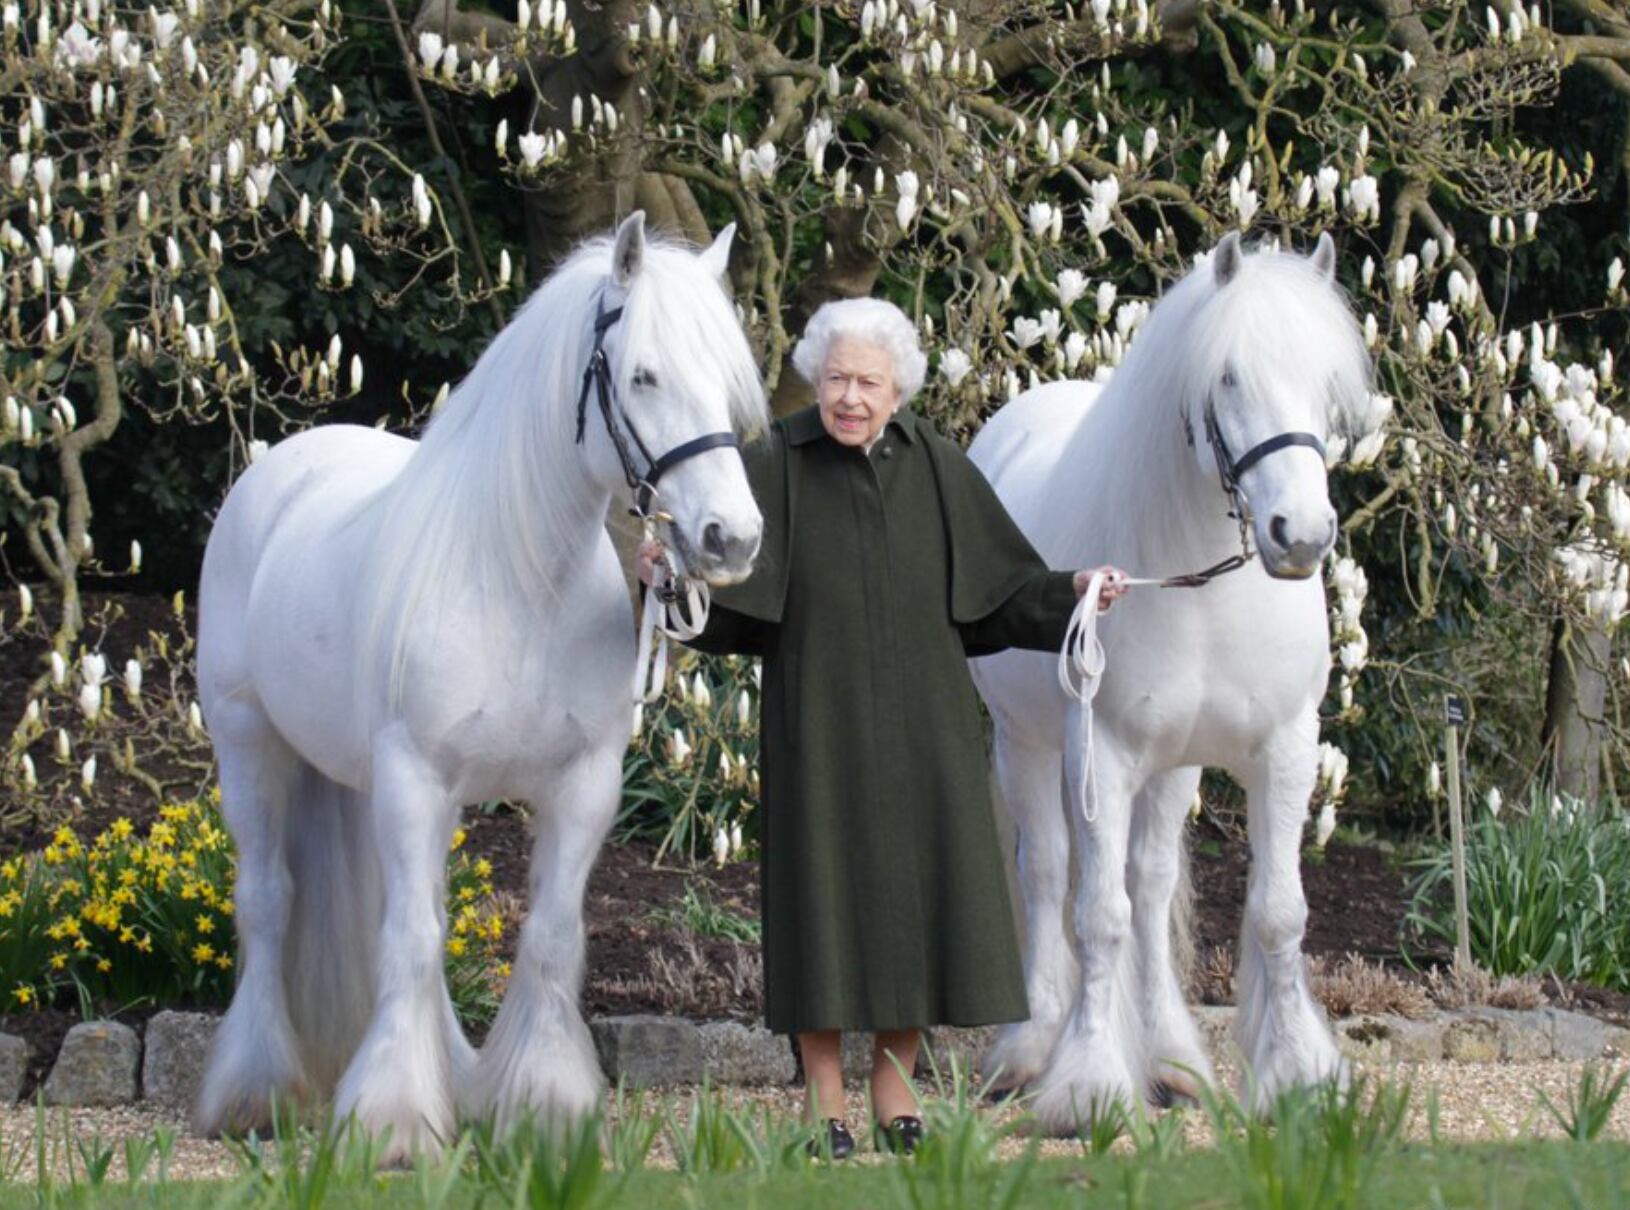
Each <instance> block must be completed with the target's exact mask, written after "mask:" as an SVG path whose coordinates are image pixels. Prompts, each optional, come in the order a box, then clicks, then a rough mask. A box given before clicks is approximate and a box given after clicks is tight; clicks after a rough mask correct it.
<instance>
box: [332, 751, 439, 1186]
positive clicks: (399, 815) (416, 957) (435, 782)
mask: <svg viewBox="0 0 1630 1210" xmlns="http://www.w3.org/2000/svg"><path fill="white" fill-rule="evenodd" d="M369 806H370V812H371V814H372V817H373V824H374V843H375V844H376V846H377V847H378V850H379V868H380V876H381V881H382V882H383V884H384V890H385V911H384V919H383V921H382V923H381V926H380V930H379V967H378V975H377V983H376V988H377V990H376V993H375V994H376V1000H375V1004H374V1013H373V1018H372V1020H371V1021H370V1022H369V1025H368V1032H367V1034H366V1035H364V1037H363V1039H362V1044H361V1045H360V1046H359V1047H358V1048H357V1053H356V1055H355V1056H354V1057H353V1058H352V1060H351V1064H350V1066H349V1067H347V1068H346V1071H345V1075H344V1076H343V1077H341V1079H340V1085H339V1089H338V1091H337V1092H336V1093H335V1098H334V1114H335V1117H336V1119H338V1120H340V1121H342V1122H343V1121H344V1120H345V1119H346V1118H348V1117H351V1116H353V1115H354V1117H355V1119H356V1122H357V1124H358V1125H359V1126H360V1127H361V1128H362V1129H363V1130H365V1131H366V1132H368V1133H369V1134H370V1135H373V1136H375V1137H376V1138H383V1136H384V1135H385V1134H386V1132H387V1131H388V1132H389V1139H388V1141H386V1142H385V1145H384V1148H383V1150H382V1152H381V1154H380V1162H381V1163H383V1164H395V1163H400V1162H402V1161H404V1160H406V1159H407V1158H408V1157H409V1156H410V1155H412V1154H413V1153H414V1152H415V1151H417V1150H426V1151H436V1150H439V1148H440V1147H441V1145H442V1144H443V1143H445V1142H446V1141H447V1140H448V1139H450V1138H451V1137H452V1134H453V1129H454V1124H455V1123H454V1114H453V1098H452V1091H451V1086H450V1080H451V1072H450V1071H449V1056H448V1052H447V1037H446V1034H445V1032H444V1027H445V1022H444V1019H443V1015H442V1014H443V1012H444V1008H443V1004H444V1001H445V999H446V991H445V984H444V982H443V979H444V976H443V966H442V941H443V937H444V934H445V931H446V912H447V909H446V895H445V889H446V888H445V883H446V868H447V865H446V863H447V846H448V842H449V839H450V837H451V833H452V829H453V826H454V824H455V822H456V820H457V812H456V811H455V810H454V809H453V806H452V804H451V803H450V801H449V798H448V794H447V791H446V789H445V787H444V786H443V785H442V784H441V780H440V779H439V778H438V777H437V775H436V773H435V771H434V770H433V769H431V768H430V766H429V764H428V762H426V761H425V759H424V758H423V757H422V756H421V755H420V753H419V752H418V751H417V749H416V748H415V747H414V746H413V744H412V742H411V741H410V740H408V739H407V738H406V736H405V734H404V733H403V730H402V728H400V727H393V728H391V729H389V730H386V731H384V732H382V733H381V735H380V736H379V738H378V739H377V740H376V742H375V745H374V758H373V785H372V790H371V793H370V800H369Z"/></svg>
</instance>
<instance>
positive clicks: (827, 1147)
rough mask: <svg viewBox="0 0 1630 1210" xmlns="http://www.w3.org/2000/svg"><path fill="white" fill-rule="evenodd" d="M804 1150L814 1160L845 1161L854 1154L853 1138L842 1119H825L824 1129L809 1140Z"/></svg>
mask: <svg viewBox="0 0 1630 1210" xmlns="http://www.w3.org/2000/svg"><path fill="white" fill-rule="evenodd" d="M805 1150H807V1151H808V1152H809V1154H810V1155H811V1156H813V1157H814V1158H815V1159H818V1160H819V1159H834V1160H846V1159H848V1158H849V1157H850V1156H851V1155H853V1154H854V1150H855V1136H854V1135H852V1134H850V1133H849V1127H847V1126H845V1125H844V1124H843V1119H842V1118H827V1119H826V1129H825V1131H824V1132H821V1133H818V1134H817V1135H816V1136H815V1137H814V1138H812V1139H810V1140H809V1142H808V1143H807V1144H806V1145H805Z"/></svg>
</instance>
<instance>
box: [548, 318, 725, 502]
mask: <svg viewBox="0 0 1630 1210" xmlns="http://www.w3.org/2000/svg"><path fill="white" fill-rule="evenodd" d="M622 317H623V309H622V308H621V307H614V308H612V309H611V310H610V311H607V310H606V309H605V305H604V299H603V298H602V300H601V301H600V302H597V303H596V304H595V307H594V351H593V352H592V353H590V354H589V364H588V365H587V366H585V367H584V369H583V390H582V391H581V392H580V393H579V394H578V397H577V439H576V440H577V444H578V445H582V444H583V428H584V425H585V423H586V422H587V420H588V406H589V390H590V388H593V390H594V393H595V396H596V398H597V399H598V400H599V404H600V415H601V416H602V417H604V418H605V422H606V432H607V434H609V435H610V437H611V444H612V445H613V446H614V447H615V448H616V450H617V460H618V461H619V462H621V463H622V467H623V478H624V479H625V480H627V482H628V490H629V491H630V492H631V493H632V494H633V497H634V506H633V507H632V508H631V509H629V511H630V512H631V513H633V514H634V516H636V517H639V518H640V519H641V520H650V519H652V518H654V517H655V516H656V515H657V510H656V501H657V480H659V479H661V478H662V476H663V475H664V474H666V473H667V472H668V471H670V470H672V469H673V468H674V467H676V466H678V465H679V464H680V463H681V462H684V461H685V460H686V459H687V458H694V457H696V455H698V454H705V453H706V452H707V451H708V450H715V449H719V448H721V447H726V446H728V447H730V448H733V449H740V448H741V438H739V437H737V436H736V434H734V433H728V432H725V433H704V434H703V435H702V436H700V437H693V438H691V440H689V441H686V442H684V443H683V444H680V445H676V446H675V447H674V448H673V449H671V450H669V451H668V452H667V453H666V454H663V455H662V457H660V458H654V457H652V456H651V450H650V448H649V447H648V446H647V445H646V444H645V442H644V441H643V440H641V439H640V435H639V430H637V429H636V428H635V427H634V423H633V421H631V420H630V419H629V418H628V413H627V412H626V411H624V410H623V409H622V408H619V407H618V406H617V401H616V395H615V392H614V391H613V390H612V384H611V360H610V359H609V358H608V357H607V356H606V350H605V339H606V333H607V332H608V331H610V330H611V328H612V326H613V325H614V324H615V323H616V322H617V321H618V320H619V319H621V318H622ZM631 440H632V442H633V444H634V447H635V448H636V449H638V450H639V452H640V456H641V457H642V458H644V459H645V470H644V471H643V472H641V471H640V469H639V467H638V466H637V465H636V464H635V462H634V455H633V452H632V451H631V450H630V449H629V442H630V441H631Z"/></svg>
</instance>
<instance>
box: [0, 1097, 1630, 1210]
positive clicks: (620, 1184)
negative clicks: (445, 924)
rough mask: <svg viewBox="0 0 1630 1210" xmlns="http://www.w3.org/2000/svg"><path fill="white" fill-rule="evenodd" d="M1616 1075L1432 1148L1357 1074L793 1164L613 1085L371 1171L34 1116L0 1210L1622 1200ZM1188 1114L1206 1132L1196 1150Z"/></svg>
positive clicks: (795, 1152) (761, 1120)
mask: <svg viewBox="0 0 1630 1210" xmlns="http://www.w3.org/2000/svg"><path fill="white" fill-rule="evenodd" d="M1627 1078H1630V1077H1627V1076H1626V1074H1625V1073H1624V1072H1623V1071H1613V1070H1609V1071H1603V1070H1602V1069H1599V1068H1596V1067H1587V1068H1585V1069H1584V1070H1583V1071H1582V1072H1581V1073H1580V1075H1579V1078H1578V1079H1577V1081H1576V1083H1575V1085H1574V1086H1573V1087H1572V1088H1571V1089H1570V1090H1568V1093H1567V1095H1566V1096H1563V1097H1559V1098H1555V1099H1553V1098H1549V1097H1545V1096H1543V1095H1541V1097H1540V1098H1539V1102H1538V1105H1537V1106H1536V1110H1537V1112H1542V1113H1544V1114H1546V1115H1548V1117H1549V1119H1550V1121H1551V1122H1552V1124H1554V1125H1555V1126H1556V1127H1558V1128H1560V1130H1561V1131H1562V1133H1563V1134H1564V1135H1565V1136H1566V1139H1565V1141H1542V1140H1538V1139H1519V1140H1513V1141H1509V1142H1504V1143H1490V1144H1452V1143H1448V1142H1446V1141H1445V1140H1444V1139H1443V1138H1442V1135H1441V1133H1440V1132H1439V1129H1438V1114H1437V1107H1436V1101H1435V1099H1434V1098H1433V1097H1431V1096H1429V1097H1428V1098H1427V1101H1426V1104H1425V1108H1424V1121H1425V1125H1426V1127H1427V1137H1428V1139H1429V1141H1426V1142H1419V1141H1416V1142H1411V1141H1409V1140H1410V1138H1411V1133H1410V1132H1411V1127H1412V1125H1413V1124H1415V1123H1416V1119H1417V1116H1418V1115H1417V1106H1416V1104H1415V1098H1414V1095H1413V1092H1412V1090H1411V1089H1410V1088H1409V1087H1407V1086H1403V1087H1399V1086H1392V1085H1386V1084H1374V1085H1370V1084H1366V1083H1365V1082H1363V1081H1357V1082H1355V1083H1354V1085H1353V1086H1351V1087H1350V1088H1346V1089H1337V1088H1332V1087H1325V1088H1320V1089H1311V1090H1308V1089H1304V1090H1300V1091H1298V1092H1296V1093H1293V1094H1289V1095H1287V1096H1285V1097H1283V1098H1281V1099H1280V1100H1279V1101H1278V1102H1277V1103H1276V1104H1275V1105H1274V1106H1273V1108H1272V1110H1271V1111H1270V1112H1269V1113H1268V1115H1267V1116H1266V1117H1257V1116H1255V1115H1253V1114H1249V1113H1247V1112H1245V1111H1244V1110H1243V1109H1242V1108H1241V1106H1240V1105H1239V1104H1238V1103H1237V1102H1236V1101H1234V1100H1232V1099H1230V1098H1228V1097H1226V1096H1223V1095H1220V1094H1219V1095H1211V1096H1208V1097H1207V1100H1206V1102H1205V1104H1204V1105H1203V1106H1202V1107H1201V1108H1200V1109H1198V1110H1191V1111H1188V1112H1187V1113H1184V1112H1181V1111H1174V1112H1169V1113H1165V1114H1161V1115H1159V1116H1155V1117H1150V1116H1146V1115H1143V1114H1141V1113H1140V1114H1138V1115H1136V1116H1133V1115H1130V1114H1128V1113H1126V1112H1123V1111H1121V1110H1119V1109H1114V1108H1112V1109H1111V1110H1110V1111H1108V1112H1101V1113H1098V1114H1097V1115H1095V1116H1094V1117H1093V1118H1092V1119H1091V1120H1089V1121H1086V1122H1083V1124H1082V1130H1081V1134H1080V1138H1079V1141H1078V1143H1077V1144H1073V1146H1076V1148H1077V1152H1076V1154H1075V1155H1074V1156H1071V1157H1068V1158H1060V1157H1058V1156H1056V1155H1049V1156H1048V1157H1047V1158H1045V1159H1043V1158H1041V1157H1040V1155H1039V1154H1038V1147H1039V1144H1038V1142H1037V1141H1036V1140H1034V1139H1028V1140H1027V1139H1024V1138H1021V1137H1019V1135H1018V1132H1019V1131H1020V1130H1022V1129H1023V1128H1024V1127H1025V1125H1026V1124H1027V1122H1028V1121H1029V1119H1028V1117H1027V1115H1025V1114H1024V1113H1022V1112H1021V1113H1017V1114H1010V1115H1008V1116H1006V1117H1005V1118H1003V1117H1000V1116H998V1115H996V1114H993V1113H992V1112H990V1111H989V1110H988V1109H987V1108H985V1107H983V1106H982V1104H981V1101H982V1095H981V1094H982V1091H983V1090H981V1089H978V1088H975V1087H973V1086H972V1085H971V1084H970V1083H969V1082H968V1081H967V1079H966V1078H965V1077H964V1076H963V1075H962V1073H961V1072H959V1071H956V1070H954V1069H953V1071H952V1073H951V1078H950V1080H949V1082H942V1084H941V1086H940V1087H939V1089H938V1095H937V1096H936V1098H935V1099H934V1100H932V1101H930V1102H929V1103H928V1104H927V1106H926V1108H925V1114H926V1116H927V1121H928V1128H929V1134H928V1138H927V1140H926V1141H925V1142H924V1144H923V1145H922V1147H921V1149H920V1150H919V1152H918V1154H917V1155H916V1156H915V1157H914V1158H912V1159H909V1160H906V1159H898V1158H895V1157H892V1156H880V1155H876V1154H864V1155H863V1157H858V1158H856V1159H855V1160H851V1161H849V1162H847V1163H843V1164H832V1163H818V1162H814V1161H811V1160H810V1159H809V1157H808V1156H807V1155H806V1154H805V1149H804V1142H805V1139H806V1137H807V1132H806V1128H805V1127H803V1126H801V1125H800V1124H799V1123H798V1122H797V1121H795V1120H791V1119H788V1118H785V1117H780V1116H776V1115H774V1114H771V1113H769V1112H768V1111H760V1112H758V1113H756V1114H755V1113H751V1112H745V1111H741V1110H738V1109H733V1108H731V1107H730V1105H729V1104H728V1103H727V1102H726V1100H725V1099H724V1098H721V1097H720V1096H719V1095H718V1094H717V1092H715V1091H711V1090H708V1089H705V1088H704V1089H703V1090H702V1092H701V1094H700V1095H698V1096H697V1097H696V1098H695V1099H694V1101H692V1102H691V1104H690V1105H689V1107H688V1109H687V1110H686V1111H685V1112H679V1111H678V1110H677V1108H676V1107H675V1106H674V1104H672V1103H671V1102H669V1101H666V1100H660V1101H648V1100H646V1099H644V1098H640V1097H634V1098H624V1097H623V1096H622V1095H621V1094H618V1095H617V1096H616V1097H615V1098H614V1103H613V1107H612V1108H613V1110H614V1113H613V1115H612V1118H611V1121H610V1124H607V1122H605V1121H603V1120H600V1119H591V1120H588V1121H586V1122H582V1123H580V1124H578V1125H577V1126H575V1127H572V1128H568V1129H563V1130H556V1131H550V1130H547V1129H538V1128H531V1127H527V1128H523V1129H520V1130H516V1131H513V1132H511V1133H509V1134H508V1135H505V1136H502V1137H497V1136H494V1135H493V1134H492V1133H491V1132H490V1131H484V1130H480V1129H477V1130H474V1131H470V1132H467V1133H465V1134H463V1135H461V1136H460V1137H459V1138H458V1140H457V1141H456V1143H454V1144H453V1145H452V1146H451V1147H450V1148H449V1149H448V1151H447V1153H446V1154H444V1155H442V1156H440V1157H437V1158H435V1159H431V1158H427V1157H422V1158H420V1159H419V1161H418V1162H417V1164H416V1166H415V1167H414V1168H413V1169H412V1170H411V1171H409V1172H397V1173H381V1172H379V1171H378V1170H377V1163H376V1160H377V1157H378V1155H379V1145H378V1142H377V1141H371V1140H369V1139H367V1138H366V1137H363V1136H360V1135H358V1134H356V1133H354V1132H344V1133H341V1134H338V1135H336V1134H334V1133H322V1132H313V1131H311V1130H309V1129H306V1128H304V1127H302V1126H300V1125H298V1124H297V1123H296V1122H294V1121H293V1120H289V1121H287V1122H285V1123H284V1124H283V1125H282V1126H281V1127H280V1129H279V1130H278V1131H277V1132H276V1137H274V1138H273V1139H271V1140H267V1141H264V1142H260V1141H255V1140H251V1141H248V1142H245V1143H242V1144H239V1145H238V1147H237V1149H236V1153H235V1154H236V1159H237V1164H238V1173H237V1175H236V1176H234V1177H232V1178H229V1179H225V1180H216V1181H199V1182H179V1181H173V1180H170V1179H169V1177H168V1172H167V1166H168V1157H169V1154H170V1152H169V1147H170V1145H171V1144H172V1143H173V1135H168V1136H166V1135H163V1134H159V1135H157V1136H155V1137H152V1138H143V1137H140V1136H132V1137H128V1138H125V1139H124V1140H122V1142H121V1144H120V1146H119V1147H117V1148H115V1147H114V1146H112V1145H104V1144H103V1143H101V1142H100V1141H99V1140H98V1139H97V1138H95V1137H94V1136H93V1137H92V1138H89V1139H86V1138H83V1137H80V1136H77V1135H74V1134H73V1133H72V1132H71V1131H62V1132H58V1131H55V1130H54V1129H53V1127H52V1122H51V1119H50V1118H49V1117H48V1115H47V1114H46V1111H45V1110H44V1109H43V1108H42V1109H40V1110H38V1112H37V1118H36V1129H35V1131H34V1132H33V1137H32V1138H31V1139H29V1140H26V1145H23V1143H24V1142H25V1141H24V1140H19V1144H18V1145H17V1146H14V1147H13V1148H12V1149H11V1150H10V1152H9V1153H8V1154H6V1155H5V1156H3V1157H0V1210H5V1207H8V1206H12V1205H16V1206H24V1205H28V1206H47V1207H55V1206H64V1207H66V1206H88V1207H116V1206H141V1207H163V1208H166V1210H167V1208H169V1207H180V1208H182V1210H185V1208H188V1207H198V1208H199V1210H228V1208H230V1207H239V1206H243V1207H262V1206H267V1207H269V1206H296V1207H308V1208H315V1207H319V1206H327V1207H353V1206H356V1207H362V1206H369V1207H371V1206H384V1207H397V1206H423V1207H431V1208H435V1210H440V1208H443V1207H466V1206H468V1207H484V1206H498V1207H529V1208H537V1210H606V1208H610V1210H616V1208H619V1207H627V1208H630V1210H668V1208H673V1210H698V1208H703V1207H705V1208H707V1210H714V1208H716V1207H717V1208H724V1207H746V1208H751V1210H759V1208H761V1207H762V1208H765V1210H800V1208H805V1207H808V1208H811V1210H815V1208H820V1210H827V1208H832V1207H865V1208H866V1210H1015V1208H1018V1207H1039V1208H1046V1207H1072V1208H1075V1207H1080V1208H1090V1207H1115V1208H1123V1207H1124V1208H1125V1210H1144V1208H1153V1207H1168V1206H1185V1207H1187V1206H1197V1207H1205V1208H1207V1210H1232V1208H1234V1207H1239V1208H1241V1210H1364V1208H1367V1207H1375V1208H1376V1210H1383V1208H1384V1210H1392V1208H1394V1207H1416V1206H1419V1207H1457V1206H1465V1207H1490V1208H1496V1210H1498V1208H1505V1207H1528V1206H1533V1207H1547V1208H1548V1207H1553V1206H1557V1207H1591V1208H1592V1210H1595V1208H1598V1207H1600V1208H1604V1210H1617V1208H1623V1210H1630V1144H1626V1143H1624V1142H1617V1141H1615V1142H1608V1141H1604V1140H1605V1134H1604V1132H1605V1131H1606V1129H1607V1126H1608V1124H1609V1121H1610V1119H1611V1118H1612V1115H1613V1112H1614V1107H1615V1105H1616V1104H1617V1103H1618V1102H1619V1100H1620V1098H1621V1097H1622V1095H1623V1094H1624V1091H1625V1088H1626V1082H1627ZM1021 1108H1022V1107H1021ZM1189 1125H1198V1126H1200V1127H1202V1128H1203V1129H1202V1130H1201V1131H1200V1134H1201V1135H1202V1136H1203V1141H1202V1142H1201V1143H1199V1144H1197V1143H1196V1142H1195V1140H1194V1137H1193V1132H1191V1131H1189V1130H1188V1129H1187V1126H1189ZM1417 1137H1418V1136H1417ZM127 1173H128V1174H133V1176H132V1177H127V1176H126V1174H127Z"/></svg>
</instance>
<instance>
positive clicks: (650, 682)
mask: <svg viewBox="0 0 1630 1210" xmlns="http://www.w3.org/2000/svg"><path fill="white" fill-rule="evenodd" d="M652 570H653V574H652V576H651V583H650V584H649V585H648V586H647V587H646V589H645V608H644V609H643V610H642V611H641V613H640V629H639V646H638V647H637V648H636V649H635V654H634V730H635V731H638V730H639V729H640V726H641V724H642V723H643V722H644V721H645V707H646V705H647V704H648V703H650V702H654V701H656V700H657V699H658V698H659V697H661V696H662V690H663V687H664V686H665V685H666V684H667V682H668V640H669V639H675V640H677V641H678V642H681V643H687V642H689V641H690V640H691V639H694V638H695V637H696V636H697V635H699V634H701V633H702V631H704V630H706V629H707V615H708V610H709V609H710V608H711V607H712V604H713V594H712V592H711V591H710V590H709V589H708V586H707V585H706V584H705V583H703V582H702V581H700V580H693V579H690V578H688V577H687V576H686V575H685V573H684V564H683V563H682V562H680V559H679V552H678V551H675V550H670V551H668V552H667V553H666V554H664V555H663V561H662V562H659V563H658V564H657V565H656V567H655V568H653V569H652ZM670 577H671V578H672V582H673V583H674V584H676V585H683V591H684V594H685V616H684V617H683V618H680V617H679V616H677V614H676V612H675V611H674V610H673V609H672V608H671V607H670V605H669V604H668V602H667V601H666V600H665V599H664V598H663V590H664V589H665V588H666V586H667V584H668V582H669V579H670ZM658 619H662V620H660V621H659V620H658Z"/></svg>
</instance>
